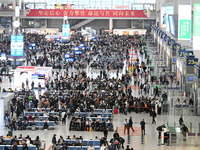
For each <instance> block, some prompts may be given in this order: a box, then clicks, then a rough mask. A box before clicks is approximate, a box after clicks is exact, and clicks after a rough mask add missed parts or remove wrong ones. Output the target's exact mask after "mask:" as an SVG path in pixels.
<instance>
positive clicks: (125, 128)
mask: <svg viewBox="0 0 200 150" xmlns="http://www.w3.org/2000/svg"><path fill="white" fill-rule="evenodd" d="M123 125H124V134H126V131H127V134H129V123H128V121H127V119H125V120H124V122H123Z"/></svg>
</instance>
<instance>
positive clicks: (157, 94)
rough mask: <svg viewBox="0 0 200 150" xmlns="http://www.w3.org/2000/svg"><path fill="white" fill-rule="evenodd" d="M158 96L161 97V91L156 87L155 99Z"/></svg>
mask: <svg viewBox="0 0 200 150" xmlns="http://www.w3.org/2000/svg"><path fill="white" fill-rule="evenodd" d="M156 96H158V97H159V91H158V87H157V86H156V88H155V96H154V97H156Z"/></svg>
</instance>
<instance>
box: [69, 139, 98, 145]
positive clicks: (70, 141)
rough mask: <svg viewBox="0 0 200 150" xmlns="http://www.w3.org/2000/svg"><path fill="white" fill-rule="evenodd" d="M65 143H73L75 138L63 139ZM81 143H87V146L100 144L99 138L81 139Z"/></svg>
mask: <svg viewBox="0 0 200 150" xmlns="http://www.w3.org/2000/svg"><path fill="white" fill-rule="evenodd" d="M65 142H66V143H67V144H75V143H76V140H68V139H67V140H65ZM82 144H83V145H88V146H100V140H83V141H82Z"/></svg>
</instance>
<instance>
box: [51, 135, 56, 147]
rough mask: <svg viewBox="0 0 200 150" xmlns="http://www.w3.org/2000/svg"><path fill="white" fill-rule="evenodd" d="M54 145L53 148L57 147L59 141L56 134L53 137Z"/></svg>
mask: <svg viewBox="0 0 200 150" xmlns="http://www.w3.org/2000/svg"><path fill="white" fill-rule="evenodd" d="M52 144H53V148H54V147H55V146H56V144H57V140H56V134H54V135H53V137H52Z"/></svg>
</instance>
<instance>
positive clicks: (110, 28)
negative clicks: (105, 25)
mask: <svg viewBox="0 0 200 150" xmlns="http://www.w3.org/2000/svg"><path fill="white" fill-rule="evenodd" d="M112 29H113V19H109V30H112Z"/></svg>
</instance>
